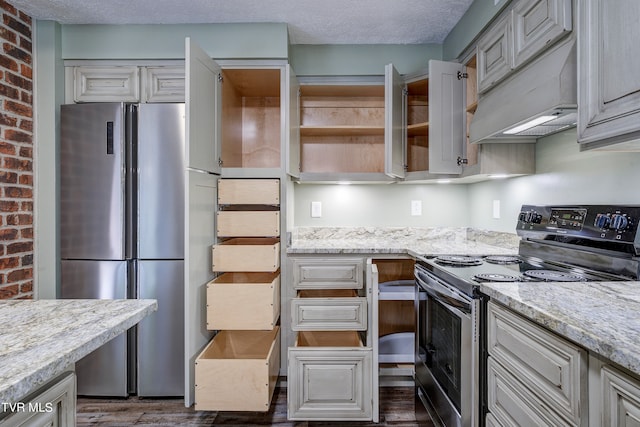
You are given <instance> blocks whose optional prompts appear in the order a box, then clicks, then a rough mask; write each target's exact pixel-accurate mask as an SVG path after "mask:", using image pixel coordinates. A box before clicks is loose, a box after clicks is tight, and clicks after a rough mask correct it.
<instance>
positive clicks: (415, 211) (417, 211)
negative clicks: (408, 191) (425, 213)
mask: <svg viewBox="0 0 640 427" xmlns="http://www.w3.org/2000/svg"><path fill="white" fill-rule="evenodd" d="M411 215H412V216H420V215H422V200H412V201H411Z"/></svg>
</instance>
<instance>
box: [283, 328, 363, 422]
mask: <svg viewBox="0 0 640 427" xmlns="http://www.w3.org/2000/svg"><path fill="white" fill-rule="evenodd" d="M288 351H289V367H288V378H287V402H288V418H289V419H290V420H325V421H340V420H342V421H344V420H371V419H372V412H373V407H372V397H373V396H372V363H373V361H372V359H373V356H372V350H371V348H368V347H363V346H362V341H361V340H360V337H359V336H358V333H357V332H354V331H340V332H335V331H333V332H318V331H313V332H299V333H298V337H297V339H296V344H295V347H289V350H288Z"/></svg>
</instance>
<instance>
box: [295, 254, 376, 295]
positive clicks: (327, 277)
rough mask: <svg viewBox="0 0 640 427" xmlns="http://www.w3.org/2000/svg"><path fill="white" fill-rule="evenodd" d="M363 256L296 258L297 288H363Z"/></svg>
mask: <svg viewBox="0 0 640 427" xmlns="http://www.w3.org/2000/svg"><path fill="white" fill-rule="evenodd" d="M362 268H363V267H362V259H361V258H317V259H314V258H294V259H293V287H294V288H295V289H362V287H363V285H364V274H363V270H362Z"/></svg>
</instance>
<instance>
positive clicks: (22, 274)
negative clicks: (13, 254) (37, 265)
mask: <svg viewBox="0 0 640 427" xmlns="http://www.w3.org/2000/svg"><path fill="white" fill-rule="evenodd" d="M28 279H33V269H32V268H23V269H21V270H13V271H10V272H9V273H8V274H7V282H9V283H15V282H20V281H22V280H28Z"/></svg>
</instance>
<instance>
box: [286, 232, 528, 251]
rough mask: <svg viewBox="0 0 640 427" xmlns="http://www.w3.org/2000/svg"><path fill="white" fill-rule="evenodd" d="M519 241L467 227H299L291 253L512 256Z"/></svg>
mask: <svg viewBox="0 0 640 427" xmlns="http://www.w3.org/2000/svg"><path fill="white" fill-rule="evenodd" d="M519 240H520V238H519V237H518V236H517V235H515V234H511V233H501V232H493V231H483V230H476V229H472V228H466V227H298V228H296V229H295V230H294V232H293V233H292V241H291V245H289V246H288V247H287V253H290V254H314V253H317V254H410V255H414V256H415V255H443V254H447V255H510V254H516V253H517V252H518V242H519Z"/></svg>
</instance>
